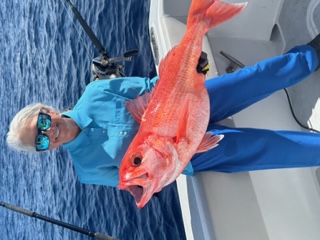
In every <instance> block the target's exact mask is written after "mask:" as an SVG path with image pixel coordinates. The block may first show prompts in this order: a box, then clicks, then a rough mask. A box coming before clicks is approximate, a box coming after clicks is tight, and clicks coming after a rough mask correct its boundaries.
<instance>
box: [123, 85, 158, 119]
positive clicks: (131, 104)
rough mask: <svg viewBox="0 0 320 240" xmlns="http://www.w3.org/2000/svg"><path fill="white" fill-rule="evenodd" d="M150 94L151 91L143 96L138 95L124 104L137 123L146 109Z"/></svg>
mask: <svg viewBox="0 0 320 240" xmlns="http://www.w3.org/2000/svg"><path fill="white" fill-rule="evenodd" d="M152 92H153V90H151V91H150V92H145V93H144V94H143V95H140V96H138V97H137V98H135V99H131V100H130V101H128V102H125V104H124V105H125V106H126V108H127V109H128V111H129V112H130V113H131V115H132V116H133V118H134V119H135V120H136V121H137V122H139V123H140V122H141V121H142V116H143V114H144V112H145V111H146V109H147V107H148V104H149V102H150V99H151V96H152Z"/></svg>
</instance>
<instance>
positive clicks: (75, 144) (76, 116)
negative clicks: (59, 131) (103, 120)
mask: <svg viewBox="0 0 320 240" xmlns="http://www.w3.org/2000/svg"><path fill="white" fill-rule="evenodd" d="M62 115H63V116H67V117H70V118H72V120H74V121H75V122H76V123H77V124H78V126H79V127H80V129H81V130H83V129H85V128H86V127H88V126H89V125H90V123H91V122H92V119H91V118H90V117H88V116H87V115H85V114H83V113H81V114H80V113H78V112H77V111H74V110H69V111H67V112H64V113H62ZM89 143H90V140H89V138H88V136H87V135H86V134H85V133H84V132H83V131H80V133H79V134H78V135H77V136H76V137H75V138H74V139H72V140H71V141H69V142H67V143H64V144H62V146H63V147H64V148H66V149H68V150H69V151H71V152H73V151H76V150H77V149H79V148H81V147H84V146H86V145H88V144H89Z"/></svg>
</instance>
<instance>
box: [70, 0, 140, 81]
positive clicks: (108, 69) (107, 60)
mask: <svg viewBox="0 0 320 240" xmlns="http://www.w3.org/2000/svg"><path fill="white" fill-rule="evenodd" d="M66 2H67V3H68V4H69V6H70V7H71V10H72V12H73V14H74V15H75V17H76V18H77V20H78V21H79V23H80V24H81V26H82V28H83V30H84V31H85V32H86V34H87V35H88V37H89V38H90V40H91V41H92V43H93V45H94V46H95V47H96V49H97V50H98V52H99V53H100V55H99V56H98V57H96V58H94V59H93V60H92V63H91V75H92V80H95V79H102V78H110V77H111V76H115V77H119V76H121V77H125V74H124V72H123V65H121V64H119V62H122V61H131V57H132V56H134V55H136V54H137V53H138V50H137V49H132V50H129V51H126V52H124V53H123V56H119V57H110V55H109V53H108V52H107V51H106V49H105V48H104V47H103V45H102V44H101V42H100V41H99V39H98V38H97V37H96V35H95V34H94V33H93V31H92V30H91V28H90V27H89V25H88V24H87V22H86V21H85V20H84V18H83V17H82V16H81V14H80V13H79V11H78V10H77V8H76V7H75V6H74V5H73V4H72V3H71V1H70V0H66Z"/></svg>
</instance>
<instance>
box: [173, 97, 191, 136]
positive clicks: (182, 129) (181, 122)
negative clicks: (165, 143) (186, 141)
mask: <svg viewBox="0 0 320 240" xmlns="http://www.w3.org/2000/svg"><path fill="white" fill-rule="evenodd" d="M188 104H189V101H188V100H187V97H186V98H185V101H184V102H183V104H182V106H181V109H183V112H182V113H181V114H180V116H179V119H178V128H177V133H176V139H175V142H179V141H180V139H181V138H183V137H185V135H186V122H187V119H188V111H187V109H188Z"/></svg>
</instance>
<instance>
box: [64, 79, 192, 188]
mask: <svg viewBox="0 0 320 240" xmlns="http://www.w3.org/2000/svg"><path fill="white" fill-rule="evenodd" d="M156 80H157V77H155V78H153V79H148V78H141V77H125V78H115V79H108V80H99V81H94V82H92V83H90V84H89V85H88V86H87V87H86V89H85V91H84V93H83V95H82V96H81V98H80V99H79V101H78V102H77V104H76V105H75V107H74V108H73V109H72V110H70V111H68V112H65V113H63V115H64V116H66V117H70V118H72V119H73V120H74V121H75V122H76V123H77V124H78V126H79V127H80V129H81V131H80V133H79V134H78V135H77V136H76V137H75V138H74V139H73V140H71V141H70V142H68V143H65V144H63V145H62V146H63V147H64V148H65V149H67V150H68V151H69V153H70V154H71V157H72V161H73V164H74V167H75V170H76V173H77V175H78V178H79V180H80V182H82V183H88V184H98V185H107V186H117V185H118V178H119V176H118V169H119V166H120V162H121V160H122V157H123V155H124V153H125V152H126V150H127V148H128V146H129V144H130V142H131V141H132V139H133V138H134V136H135V134H136V133H137V131H138V128H139V123H137V122H136V121H135V120H134V119H133V117H132V115H131V113H130V112H129V111H128V110H127V109H126V107H125V105H124V103H125V102H126V101H128V100H130V99H134V98H136V97H137V96H138V95H141V94H143V93H144V92H145V91H149V90H150V89H151V88H152V87H153V86H154V84H155V82H156ZM183 174H187V175H192V174H193V168H192V166H191V163H188V165H187V166H186V167H185V169H184V171H183Z"/></svg>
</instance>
